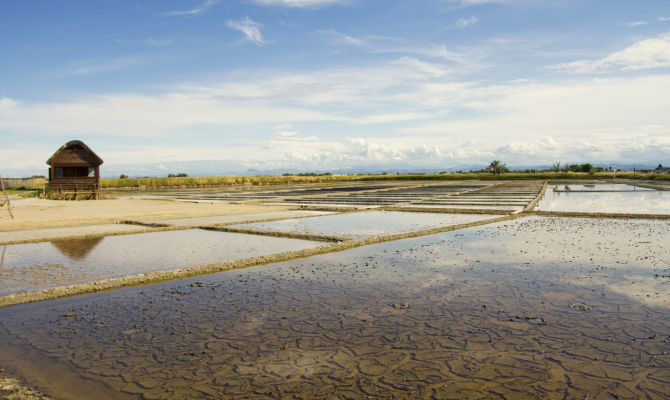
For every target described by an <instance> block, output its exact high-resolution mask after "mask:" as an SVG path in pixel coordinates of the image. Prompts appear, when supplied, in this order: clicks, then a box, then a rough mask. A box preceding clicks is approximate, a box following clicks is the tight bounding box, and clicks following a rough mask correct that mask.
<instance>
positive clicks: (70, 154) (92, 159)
mask: <svg viewBox="0 0 670 400" xmlns="http://www.w3.org/2000/svg"><path fill="white" fill-rule="evenodd" d="M102 163H103V161H102V158H100V157H99V156H98V155H97V154H95V153H94V152H93V150H91V149H90V148H89V147H88V146H87V145H86V144H85V143H84V142H82V141H81V140H70V141H69V142H67V143H65V144H64V145H62V146H61V147H60V149H58V151H56V152H55V153H54V154H53V155H52V156H51V157H50V158H49V159H48V160H47V165H67V166H94V167H97V166H99V165H101V164H102Z"/></svg>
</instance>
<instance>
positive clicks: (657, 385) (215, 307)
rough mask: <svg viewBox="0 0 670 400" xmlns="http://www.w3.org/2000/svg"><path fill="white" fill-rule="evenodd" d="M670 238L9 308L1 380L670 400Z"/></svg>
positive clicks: (456, 253) (134, 388)
mask: <svg viewBox="0 0 670 400" xmlns="http://www.w3.org/2000/svg"><path fill="white" fill-rule="evenodd" d="M669 228H670V225H669V224H668V222H663V221H661V222H658V221H657V222H654V221H624V220H589V219H557V218H539V217H538V218H530V219H520V220H516V221H514V222H506V223H498V224H495V225H491V226H486V227H479V228H471V229H466V230H461V231H454V232H449V233H444V234H439V235H433V236H428V237H422V238H417V239H408V240H402V241H396V242H388V243H383V244H378V245H374V246H368V247H364V248H358V249H353V250H349V251H345V252H342V253H336V254H329V255H324V256H317V257H312V258H308V259H302V260H295V261H291V262H286V263H281V264H274V265H268V266H262V267H255V268H249V269H245V270H238V271H229V272H225V273H220V274H216V275H210V276H203V277H198V278H194V279H189V280H182V281H175V282H169V283H164V284H158V285H151V286H144V287H138V288H130V289H124V290H118V291H113V292H108V293H100V294H94V295H87V296H79V297H75V298H70V299H62V300H57V301H50V302H43V303H34V304H28V305H22V306H14V307H9V308H5V309H2V310H0V322H1V326H0V365H3V366H6V367H7V369H8V370H10V371H11V372H14V373H16V374H18V375H19V376H22V377H23V378H25V379H26V380H27V381H28V383H32V384H36V385H37V386H39V388H41V389H43V390H45V391H47V392H48V394H51V395H53V396H54V397H57V398H87V396H90V394H91V393H95V394H96V397H97V398H105V397H107V398H124V397H127V398H140V397H142V396H143V397H144V398H149V399H159V398H183V399H185V398H259V399H263V398H299V399H311V398H366V397H372V398H378V397H382V398H540V397H545V398H569V399H572V398H579V399H582V398H596V399H600V398H602V399H610V398H653V399H663V398H666V399H667V398H668V393H670V355H669V352H670V336H669V335H670V302H669V301H670V298H669V297H670V251H669V250H670V249H669V248H668V247H670V229H669ZM640 283H642V285H640ZM652 283H653V284H652ZM633 286H640V288H639V289H638V288H637V287H636V288H634V289H633V288H632V287H633Z"/></svg>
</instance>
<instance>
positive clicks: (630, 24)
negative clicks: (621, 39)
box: [626, 21, 649, 28]
mask: <svg viewBox="0 0 670 400" xmlns="http://www.w3.org/2000/svg"><path fill="white" fill-rule="evenodd" d="M648 23H649V22H647V21H633V22H627V23H626V26H627V27H629V28H635V27H636V26H642V25H647V24H648Z"/></svg>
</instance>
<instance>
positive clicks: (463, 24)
mask: <svg viewBox="0 0 670 400" xmlns="http://www.w3.org/2000/svg"><path fill="white" fill-rule="evenodd" d="M477 22H479V18H477V17H475V16H472V17H470V18H461V19H459V20H458V21H457V22H456V27H457V28H459V29H463V28H467V27H468V26H471V25H474V24H476V23H477Z"/></svg>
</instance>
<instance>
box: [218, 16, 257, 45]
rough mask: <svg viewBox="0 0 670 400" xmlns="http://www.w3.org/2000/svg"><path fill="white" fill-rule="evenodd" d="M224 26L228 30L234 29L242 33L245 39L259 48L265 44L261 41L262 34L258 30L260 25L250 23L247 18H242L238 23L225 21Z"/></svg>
mask: <svg viewBox="0 0 670 400" xmlns="http://www.w3.org/2000/svg"><path fill="white" fill-rule="evenodd" d="M226 25H227V26H228V27H229V28H232V29H236V30H238V31H240V32H242V33H244V36H245V37H246V39H247V40H249V41H250V42H252V43H255V44H257V45H259V46H262V45H264V44H265V41H264V40H263V34H262V33H261V30H260V27H261V26H262V25H261V24H259V23H258V22H254V21H252V20H251V19H250V18H249V17H244V18H243V19H241V20H239V21H231V20H228V21H226Z"/></svg>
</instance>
